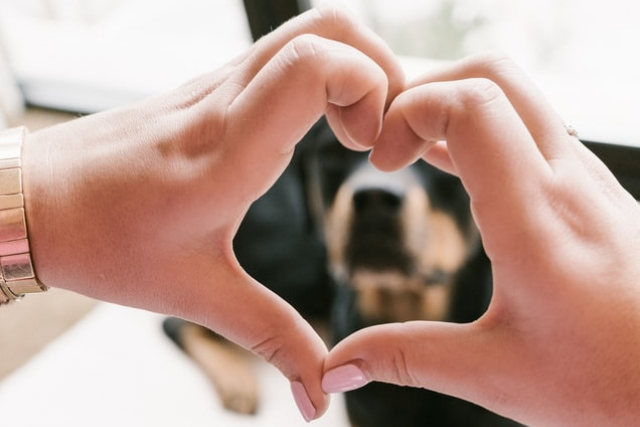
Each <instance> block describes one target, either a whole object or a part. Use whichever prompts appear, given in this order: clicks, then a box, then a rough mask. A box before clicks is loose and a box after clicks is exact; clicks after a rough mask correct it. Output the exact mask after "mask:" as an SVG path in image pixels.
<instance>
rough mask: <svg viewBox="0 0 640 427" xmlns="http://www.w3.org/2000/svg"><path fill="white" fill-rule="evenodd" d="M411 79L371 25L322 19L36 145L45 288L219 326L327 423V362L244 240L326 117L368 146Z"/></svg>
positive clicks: (27, 174)
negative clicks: (245, 226)
mask: <svg viewBox="0 0 640 427" xmlns="http://www.w3.org/2000/svg"><path fill="white" fill-rule="evenodd" d="M403 80H404V77H403V73H402V71H401V69H400V67H399V65H398V63H397V62H396V60H395V58H394V57H393V55H392V53H391V52H390V50H389V49H388V48H387V47H386V45H384V44H383V43H382V42H381V41H380V40H379V39H378V38H377V37H376V36H374V35H373V33H371V32H370V31H369V30H367V29H366V28H365V27H364V26H363V25H362V24H359V23H357V22H355V21H353V20H352V19H351V18H349V17H347V16H345V15H344V14H343V13H342V12H339V11H338V10H334V9H321V10H312V11H309V12H308V13H305V14H303V15H302V16H300V17H298V18H296V19H293V20H291V21H289V22H288V23H286V24H285V25H283V26H282V27H280V28H278V29H276V30H275V31H274V32H272V33H271V34H270V35H268V36H265V37H264V38H262V39H261V40H260V41H259V42H257V43H256V44H255V45H254V46H253V47H252V48H251V49H250V50H249V51H248V52H247V53H246V54H244V55H242V56H240V57H239V58H237V59H236V60H234V61H231V62H230V63H229V64H227V65H226V66H224V67H223V68H221V69H219V70H217V71H215V72H212V73H210V74H207V75H204V76H202V77H200V78H197V79H195V80H193V81H191V82H189V83H187V84H186V85H184V86H182V87H180V88H178V89H176V90H174V91H173V92H170V93H167V94H164V95H161V96H158V97H155V98H153V99H149V100H147V101H144V102H141V103H139V104H136V105H132V106H130V107H126V108H120V109H116V110H112V111H107V112H105V113H101V114H96V115H93V116H88V117H85V118H81V119H78V120H75V121H73V122H70V123H68V124H64V125H60V126H57V127H54V128H50V129H47V130H44V131H41V132H36V133H34V134H32V135H30V136H29V137H28V138H27V140H26V143H25V145H24V154H23V159H24V167H23V170H24V189H25V190H24V192H25V200H26V203H27V206H26V212H27V219H28V223H29V235H30V241H31V247H32V255H33V258H34V264H35V268H36V272H37V274H38V276H39V278H40V279H41V280H42V282H43V283H45V284H47V285H49V286H54V287H60V288H66V289H70V290H74V291H77V292H80V293H83V294H86V295H89V296H92V297H95V298H99V299H102V300H106V301H112V302H116V303H119V304H124V305H129V306H134V307H141V308H145V309H149V310H153V311H158V312H162V313H166V314H171V315H175V316H179V317H183V318H187V319H190V320H193V321H195V322H197V323H200V324H202V325H205V326H207V327H209V328H210V329H212V330H214V331H216V332H218V333H220V334H222V335H224V336H226V337H227V338H230V339H231V340H233V341H236V342H237V343H239V344H240V345H242V346H244V347H246V348H249V349H251V350H252V351H254V352H255V353H257V354H259V355H261V356H262V357H264V358H265V359H267V360H268V361H270V362H271V363H273V364H274V365H276V366H277V367H278V368H279V369H280V370H281V371H282V372H283V373H284V374H285V375H286V376H287V377H288V378H289V379H290V380H291V381H292V384H293V387H294V392H295V394H296V397H297V401H298V403H299V405H300V406H301V407H303V413H304V414H305V417H307V418H308V419H311V418H314V417H317V416H319V415H320V414H322V413H323V412H324V410H325V409H326V407H327V397H326V395H325V394H324V393H323V392H322V390H321V387H320V376H321V373H322V364H323V361H324V357H325V355H326V352H327V350H326V348H325V346H324V344H323V343H322V341H321V339H320V338H319V337H318V336H317V335H316V334H315V333H314V332H313V330H312V328H311V327H310V326H309V325H308V324H307V322H306V321H304V320H303V319H302V318H301V317H300V315H299V314H298V313H297V312H295V310H293V309H292V308H291V307H290V306H289V305H288V304H286V303H285V302H284V301H283V300H281V299H280V298H279V297H277V296H276V295H275V294H273V293H272V292H270V291H269V290H268V289H266V288H264V287H263V286H261V285H260V284H259V283H257V282H256V281H255V280H253V279H252V278H251V277H249V276H248V275H247V274H246V273H245V272H244V271H243V269H242V268H241V267H240V265H239V264H238V262H237V260H236V258H235V256H234V253H233V247H232V239H233V237H234V234H235V232H236V229H237V227H238V226H239V224H240V221H241V220H242V218H243V216H244V214H245V213H246V211H247V209H248V208H249V205H250V204H251V203H252V202H253V201H254V200H256V199H257V198H258V197H260V196H261V195H262V194H263V193H264V192H265V191H266V190H267V189H268V188H269V187H270V186H271V185H272V184H273V183H274V182H275V180H276V179H277V177H278V176H279V175H280V174H281V173H282V172H283V170H284V169H285V167H286V166H287V164H288V162H289V161H290V159H291V157H292V153H293V149H294V147H295V145H296V143H297V142H298V141H299V140H300V139H301V138H302V136H303V135H304V134H305V133H306V132H307V130H308V129H309V128H310V127H311V126H312V124H313V123H314V122H315V121H316V120H317V119H319V118H320V116H322V115H323V114H325V113H326V114H327V116H328V118H329V122H330V124H331V126H332V127H333V129H334V130H335V132H336V134H337V135H338V136H339V137H340V138H341V140H342V141H343V142H344V143H345V144H347V145H349V146H351V147H358V146H360V145H369V144H370V143H371V142H372V141H373V140H375V139H376V138H377V136H378V133H379V130H380V128H381V125H382V115H383V111H384V109H385V106H386V105H388V103H389V102H390V100H391V99H392V98H393V97H394V96H395V95H396V94H397V93H398V92H399V91H400V89H401V88H402V86H403V84H404V81H403ZM306 395H308V397H307V396H306Z"/></svg>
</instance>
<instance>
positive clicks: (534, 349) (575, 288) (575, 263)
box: [323, 55, 640, 427]
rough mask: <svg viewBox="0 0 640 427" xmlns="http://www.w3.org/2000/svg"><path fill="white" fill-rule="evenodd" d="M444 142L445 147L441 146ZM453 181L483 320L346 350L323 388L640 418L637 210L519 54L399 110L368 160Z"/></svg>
mask: <svg viewBox="0 0 640 427" xmlns="http://www.w3.org/2000/svg"><path fill="white" fill-rule="evenodd" d="M434 141H446V143H443V142H440V143H435V142H434ZM419 158H424V159H426V160H428V161H430V162H433V163H434V164H436V165H438V166H440V167H441V168H443V169H446V170H448V171H450V172H452V173H454V174H456V175H458V176H459V177H460V178H461V180H462V182H463V184H464V186H465V187H466V189H467V190H468V192H469V194H470V197H471V207H472V211H473V214H474V218H475V220H476V222H477V224H478V227H479V229H480V232H481V234H482V239H483V243H484V246H485V248H486V251H487V254H488V256H489V258H490V259H491V263H492V269H493V277H494V294H493V299H492V301H491V304H490V307H489V309H488V311H487V312H486V314H485V315H484V316H482V317H481V318H480V319H479V320H478V321H476V322H474V323H471V324H466V325H460V324H447V323H437V322H421V321H416V322H408V323H403V324H387V325H381V326H374V327H371V328H368V329H364V330H361V331H359V332H357V333H355V334H353V335H352V336H350V337H348V338H346V339H345V340H344V341H343V342H341V343H339V344H338V345H337V346H336V347H335V348H334V349H333V350H332V351H331V352H330V354H329V356H328V358H327V361H326V364H325V372H326V373H325V377H324V382H323V386H324V389H325V391H327V392H335V391H345V390H350V389H354V388H357V387H359V386H362V385H364V384H366V383H367V382H368V381H373V380H376V381H384V382H389V383H395V384H400V385H408V386H414V387H424V388H428V389H431V390H435V391H438V392H442V393H446V394H450V395H454V396H457V397H460V398H463V399H466V400H469V401H472V402H475V403H477V404H479V405H481V406H484V407H486V408H488V409H490V410H493V411H495V412H498V413H500V414H503V415H505V416H508V417H511V418H514V419H516V420H518V421H520V422H523V423H525V424H528V425H531V426H620V427H629V426H631V425H637V424H638V420H640V261H639V260H640V208H639V207H638V203H637V202H636V200H634V199H633V198H632V197H631V196H630V195H629V194H628V193H627V192H626V191H625V190H624V189H623V188H622V187H621V186H620V184H619V183H618V182H617V181H616V179H615V178H614V176H613V175H612V174H611V172H610V171H609V170H608V169H607V168H606V167H605V166H604V165H603V164H602V163H601V162H600V161H599V160H598V159H597V158H596V157H595V156H594V155H593V154H592V153H591V152H589V151H588V150H587V149H586V148H585V147H584V146H583V145H582V143H581V142H580V141H579V140H578V139H577V138H575V137H573V136H570V135H569V134H568V133H567V131H566V129H565V127H564V124H563V122H562V120H561V119H560V118H559V117H558V115H557V114H556V113H555V111H554V110H553V109H552V108H551V107H550V106H549V105H548V104H547V102H546V101H545V100H544V99H543V97H542V95H541V94H540V93H539V92H538V90H537V89H536V88H535V87H533V86H532V84H531V83H530V82H529V81H528V79H527V78H526V77H525V76H524V75H523V74H522V72H521V71H520V70H519V69H518V68H517V67H516V66H515V65H514V64H513V63H511V62H510V61H509V60H506V59H504V58H496V57H493V56H484V55H483V56H476V57H472V58H469V59H466V60H463V61H461V62H458V63H455V64H453V65H451V66H448V67H445V68H443V69H440V70H437V71H434V72H432V73H430V74H428V75H426V76H424V77H423V78H421V79H419V80H418V81H416V82H415V83H414V84H413V85H412V86H411V87H410V88H409V89H408V90H407V91H405V92H404V93H402V94H401V95H399V96H398V97H397V98H396V99H395V100H394V101H393V103H392V105H391V107H390V109H389V111H388V113H387V115H386V118H385V124H384V129H383V132H382V135H381V136H380V138H379V140H378V141H377V142H376V144H375V147H374V149H373V153H372V155H371V161H372V162H373V163H374V164H375V165H376V166H378V167H379V168H381V169H384V170H394V169H398V168H401V167H403V166H405V165H407V164H410V163H411V162H413V161H415V160H417V159H419Z"/></svg>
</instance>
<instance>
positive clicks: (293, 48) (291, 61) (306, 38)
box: [280, 34, 321, 68]
mask: <svg viewBox="0 0 640 427" xmlns="http://www.w3.org/2000/svg"><path fill="white" fill-rule="evenodd" d="M319 42H320V40H319V37H318V36H315V35H313V34H302V35H300V36H297V37H296V38H294V39H293V40H291V41H290V42H288V43H287V44H286V45H285V47H284V48H283V49H282V51H281V55H280V57H281V60H282V62H283V65H284V66H285V67H287V68H289V67H299V66H303V65H311V64H313V63H315V62H316V61H317V60H318V59H320V56H321V49H320V46H319Z"/></svg>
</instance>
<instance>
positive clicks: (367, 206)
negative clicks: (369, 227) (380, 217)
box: [353, 188, 403, 215]
mask: <svg viewBox="0 0 640 427" xmlns="http://www.w3.org/2000/svg"><path fill="white" fill-rule="evenodd" d="M402 199H403V195H402V194H401V193H398V192H392V191H388V190H385V189H380V188H369V189H362V190H358V191H356V192H355V193H354V195H353V208H354V211H355V213H356V215H358V214H363V213H365V212H371V211H381V212H387V213H396V212H398V211H399V210H400V208H401V207H402Z"/></svg>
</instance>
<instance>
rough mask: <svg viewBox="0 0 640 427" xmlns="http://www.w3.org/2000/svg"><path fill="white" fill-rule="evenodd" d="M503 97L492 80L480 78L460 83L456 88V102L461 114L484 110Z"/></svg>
mask: <svg viewBox="0 0 640 427" xmlns="http://www.w3.org/2000/svg"><path fill="white" fill-rule="evenodd" d="M504 96H505V95H504V93H503V91H502V89H501V88H500V86H498V85H497V84H496V83H495V82H494V81H493V80H491V79H488V78H484V77H480V78H473V79H467V80H464V81H462V82H461V84H460V86H459V87H458V91H457V94H456V101H457V104H458V106H459V108H460V109H461V110H462V111H463V112H470V111H471V112H473V111H477V110H478V109H484V108H486V107H487V106H489V105H491V104H492V103H494V102H495V101H496V100H498V99H502V98H503V97H504Z"/></svg>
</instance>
